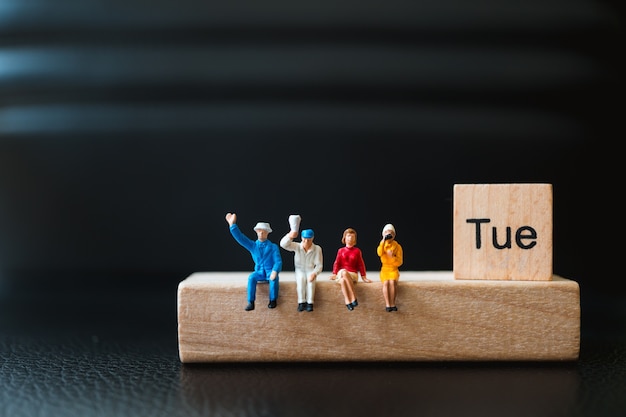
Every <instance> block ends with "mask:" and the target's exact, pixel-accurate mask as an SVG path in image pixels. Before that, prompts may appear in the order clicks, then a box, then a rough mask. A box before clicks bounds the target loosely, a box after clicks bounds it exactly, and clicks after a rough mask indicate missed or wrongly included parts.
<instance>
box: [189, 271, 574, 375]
mask: <svg viewBox="0 0 626 417" xmlns="http://www.w3.org/2000/svg"><path fill="white" fill-rule="evenodd" d="M248 274H249V273H248V272H197V273H194V274H191V275H190V276H189V277H188V278H186V279H185V280H183V281H181V282H180V284H179V286H178V343H179V356H180V360H181V362H183V363H196V362H294V361H298V362H315V361H572V360H577V359H578V356H579V351H580V289H579V286H578V283H577V282H575V281H572V280H569V279H565V278H562V277H559V276H556V275H555V276H554V277H553V279H552V280H550V281H502V280H455V279H454V277H453V273H452V271H431V272H405V271H403V272H402V274H401V276H400V282H399V284H398V295H397V306H398V311H395V312H387V311H386V310H385V304H384V301H383V295H382V284H381V283H380V282H378V281H374V282H372V283H369V284H367V283H364V282H362V281H359V283H358V284H357V289H356V291H357V298H358V301H359V306H358V307H356V308H355V309H354V310H353V311H348V309H347V308H346V306H345V304H344V301H343V296H342V294H341V290H340V288H339V285H338V284H337V283H336V282H334V281H330V280H328V279H327V275H326V276H325V275H321V276H320V277H319V278H318V282H317V286H316V294H315V305H314V311H312V312H306V311H303V312H298V311H297V310H296V308H297V298H296V288H295V286H296V284H295V281H294V276H293V273H289V272H282V273H281V275H280V292H279V297H278V306H277V307H276V308H274V309H269V308H268V307H267V303H268V285H267V284H259V285H258V286H257V300H256V309H255V310H253V311H244V307H245V305H246V304H247V301H246V285H247V276H248Z"/></svg>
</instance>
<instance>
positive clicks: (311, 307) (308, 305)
mask: <svg viewBox="0 0 626 417" xmlns="http://www.w3.org/2000/svg"><path fill="white" fill-rule="evenodd" d="M306 311H313V304H308V303H307V305H306Z"/></svg>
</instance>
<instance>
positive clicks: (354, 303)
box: [350, 298, 359, 307]
mask: <svg viewBox="0 0 626 417" xmlns="http://www.w3.org/2000/svg"><path fill="white" fill-rule="evenodd" d="M350 305H351V306H352V307H356V306H358V305H359V302H358V301H357V300H356V298H355V299H354V301H353V302H351V303H350Z"/></svg>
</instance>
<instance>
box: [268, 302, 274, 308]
mask: <svg viewBox="0 0 626 417" xmlns="http://www.w3.org/2000/svg"><path fill="white" fill-rule="evenodd" d="M267 308H276V300H270V303H269V304H268V305H267Z"/></svg>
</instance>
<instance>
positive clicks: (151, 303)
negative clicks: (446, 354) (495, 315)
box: [0, 0, 626, 416]
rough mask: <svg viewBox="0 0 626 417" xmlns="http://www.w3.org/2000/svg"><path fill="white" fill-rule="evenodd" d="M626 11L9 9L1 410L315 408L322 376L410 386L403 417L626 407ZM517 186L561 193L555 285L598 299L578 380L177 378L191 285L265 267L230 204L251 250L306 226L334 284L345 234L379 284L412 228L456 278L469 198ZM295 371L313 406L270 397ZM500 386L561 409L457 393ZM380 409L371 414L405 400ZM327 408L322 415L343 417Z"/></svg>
mask: <svg viewBox="0 0 626 417" xmlns="http://www.w3.org/2000/svg"><path fill="white" fill-rule="evenodd" d="M621 7H622V6H621V4H620V3H619V2H616V1H591V0H574V1H561V0H543V1H525V2H516V1H513V0H504V1H502V0H501V1H481V2H470V1H461V0H441V1H437V2H423V1H395V0H390V1H385V2H376V1H358V2H357V1H350V2H345V1H342V2H337V1H333V2H330V1H329V2H325V1H317V2H306V3H297V2H287V1H285V2H282V1H264V2H255V1H236V2H220V3H219V4H212V3H210V2H200V1H198V2H191V1H177V2H173V1H166V0H154V1H141V0H127V1H123V2H122V1H107V2H100V1H80V0H65V1H50V0H48V1H43V0H41V1H17V0H8V1H5V2H3V3H2V6H0V306H1V307H0V308H1V310H0V338H1V339H0V354H1V355H2V356H1V357H0V382H1V384H2V386H1V387H0V388H1V389H0V392H1V394H0V411H5V412H8V413H9V414H10V415H15V416H19V415H33V414H39V415H54V414H56V413H58V412H60V411H61V410H64V412H63V414H64V415H74V414H76V415H88V414H89V412H90V411H96V413H95V414H96V415H109V414H111V415H123V414H132V415H159V414H160V413H164V414H165V415H175V414H177V411H175V410H179V411H180V410H184V412H183V413H182V414H183V415H194V414H195V412H198V413H202V412H204V411H206V410H207V409H209V410H210V411H213V412H214V414H216V415H218V414H220V413H222V414H226V413H227V411H228V412H230V413H232V414H233V415H282V414H286V415H293V413H290V412H291V411H292V410H291V408H289V407H293V408H296V409H297V410H298V411H301V408H298V407H301V404H300V399H301V400H302V401H304V398H300V397H299V396H298V395H301V394H296V393H295V391H293V389H292V390H289V388H291V387H292V386H293V385H294V384H292V383H291V381H293V380H297V381H300V380H301V375H306V376H307V378H309V384H310V385H309V388H311V389H313V390H315V391H316V392H318V393H319V392H323V391H324V390H326V389H327V385H326V381H328V380H330V381H334V382H332V384H331V388H332V389H334V390H335V391H334V392H336V390H337V389H338V387H337V386H335V385H333V384H336V385H338V386H341V385H343V384H347V385H349V386H350V387H352V388H354V386H355V385H354V384H355V382H354V380H353V379H354V378H356V379H357V380H359V381H363V383H364V384H366V385H368V389H369V390H370V391H372V392H375V393H378V388H380V384H381V383H382V382H383V381H388V382H387V384H389V390H390V391H391V392H393V393H395V394H393V395H392V398H391V399H393V401H391V402H392V406H389V407H391V408H390V409H391V410H392V411H393V412H394V414H396V415H397V414H403V413H404V414H407V415H417V414H415V413H414V412H413V411H415V410H418V411H421V412H423V413H425V414H426V415H446V411H450V412H452V411H454V407H452V409H447V410H446V409H444V410H442V409H441V404H450V401H452V402H453V403H454V404H458V408H457V409H456V411H457V414H458V412H459V411H465V412H467V410H471V409H472V407H474V408H475V409H476V410H479V411H480V413H481V414H482V415H496V414H497V415H502V414H508V415H511V413H512V411H511V409H512V408H511V407H510V404H518V405H517V406H516V407H517V408H515V407H513V409H516V410H520V411H519V415H573V414H577V415H583V414H584V415H587V414H588V415H600V414H613V415H623V410H624V409H626V404H625V403H624V399H623V398H626V396H625V395H623V394H626V390H625V389H624V382H623V381H624V380H626V377H625V372H624V370H625V369H626V366H625V359H624V351H625V349H624V335H625V329H626V325H625V324H624V317H625V316H626V311H625V309H624V305H625V304H624V302H625V301H626V300H624V298H625V294H624V290H623V285H621V277H620V276H619V272H620V271H621V269H622V268H620V265H621V262H619V259H620V256H621V253H618V249H621V247H622V246H623V245H622V243H621V240H622V239H621V234H622V229H623V221H622V220H621V211H622V210H620V204H621V203H620V202H619V191H620V190H621V185H622V184H621V183H618V180H619V179H620V178H621V177H622V176H621V175H620V173H621V172H622V169H620V168H621V167H622V164H623V163H622V161H621V160H620V156H621V154H622V153H621V147H619V146H620V145H619V143H620V142H621V141H623V138H624V129H623V111H622V110H621V103H622V102H623V97H624V96H623V93H624V88H623V76H624V72H623V71H624V67H623V66H622V63H621V61H620V59H621V58H622V56H623V53H624V42H623V40H624V37H623V35H624V33H623V29H624V25H623V16H624V15H623V13H622V9H621ZM496 182H497V183H501V182H504V183H508V182H541V183H551V184H553V187H554V188H553V190H554V272H555V273H556V274H558V275H561V276H563V277H565V278H569V279H573V280H576V281H577V282H579V284H580V286H581V306H582V330H583V332H582V336H583V339H582V349H581V361H580V362H579V363H576V364H568V365H565V366H561V365H554V364H551V365H538V364H534V365H519V364H504V365H502V366H498V365H493V364H482V365H480V366H477V365H473V364H460V365H450V364H446V365H433V366H430V365H427V364H412V365H410V366H408V367H407V366H395V365H378V366H376V365H364V364H363V365H361V366H356V367H355V366H353V365H341V366H339V368H338V370H337V369H335V368H334V367H331V366H329V365H319V366H318V367H316V368H311V367H308V366H306V365H302V366H300V367H295V368H294V367H292V366H276V367H274V366H267V365H264V366H263V365H259V366H251V367H246V366H242V365H236V366H233V367H220V366H218V367H209V368H208V370H207V368H204V367H199V368H198V367H183V366H181V364H180V363H178V359H177V356H176V286H177V285H178V283H179V282H180V281H181V280H182V279H184V278H185V277H186V276H188V275H189V274H190V273H193V272H196V271H222V270H223V271H240V270H241V271H245V270H249V269H250V268H251V267H252V263H251V260H250V258H249V255H248V254H247V253H246V252H245V251H244V250H243V249H242V248H240V247H239V246H238V245H237V244H236V243H235V242H234V241H233V240H232V238H231V237H230V234H229V233H228V228H227V224H226V222H225V220H224V215H225V213H226V212H228V211H234V212H236V213H237V214H238V216H239V224H240V226H241V227H242V229H243V231H244V232H245V233H246V234H248V235H249V236H251V237H252V236H253V233H254V232H253V231H252V227H253V226H254V224H255V223H256V222H257V221H268V222H270V223H271V225H272V227H273V229H274V230H275V232H274V233H273V234H272V235H270V237H271V238H272V239H273V240H275V241H277V240H278V239H279V238H280V237H281V236H282V235H283V234H284V233H285V232H287V230H288V223H287V218H288V216H289V215H290V214H294V213H298V214H300V215H301V216H302V218H303V223H302V226H303V227H307V228H309V227H310V228H313V229H315V231H316V243H318V244H320V245H321V246H322V247H323V249H324V253H325V255H326V256H325V267H326V270H327V271H328V270H329V269H330V268H331V265H332V260H333V258H334V253H335V251H336V250H337V248H339V247H340V246H341V242H340V239H341V233H342V231H343V230H344V229H345V228H346V227H354V228H356V230H357V232H358V240H359V242H358V243H359V246H360V247H361V248H362V249H363V251H364V254H365V261H366V264H367V266H368V269H369V270H372V271H376V270H377V268H378V259H377V257H376V255H375V247H376V244H377V242H378V239H379V236H380V229H381V228H382V226H383V225H384V224H385V223H388V222H391V223H393V224H394V225H395V226H396V230H397V232H398V241H399V242H401V243H402V245H403V247H404V250H405V264H404V267H403V269H405V270H452V268H453V265H452V191H453V185H454V184H456V183H496ZM616 193H617V194H616ZM284 260H285V269H287V270H289V269H291V268H292V265H293V261H292V258H291V257H290V256H285V257H284ZM251 375H252V376H251ZM465 378H467V379H465ZM433 379H434V380H436V381H440V382H441V385H438V384H436V383H435V384H434V385H433ZM272 380H274V381H282V382H281V383H280V384H279V386H281V387H282V389H286V390H287V392H288V393H290V394H291V395H292V397H291V398H292V399H291V402H287V404H284V403H282V402H281V401H283V400H282V397H276V398H274V397H272V395H276V394H275V393H272V394H271V395H270V399H267V398H268V397H262V398H264V399H263V400H259V401H260V402H255V401H254V400H245V398H249V397H250V396H251V397H252V398H255V397H256V396H257V395H260V394H259V393H258V391H257V389H256V387H257V386H259V385H264V384H265V383H266V382H267V381H272ZM311 381H312V382H311ZM393 381H395V382H393ZM459 381H465V383H461V382H459ZM496 381H500V382H503V384H501V383H499V382H496ZM520 381H521V382H520ZM230 384H234V385H236V386H239V387H240V388H239V390H237V391H230V390H225V388H223V387H225V386H231V385H230ZM482 384H485V386H487V387H491V389H492V390H497V389H498V387H500V386H503V385H507V384H508V385H511V384H513V385H515V384H518V385H517V388H518V390H519V392H523V391H524V390H526V392H528V390H530V391H531V393H532V394H533V395H535V398H537V396H539V397H540V399H541V398H543V399H544V400H545V401H535V402H532V401H530V402H529V400H528V399H527V398H526V397H525V396H524V395H525V394H518V396H516V394H512V397H511V398H507V399H506V400H498V398H500V399H501V398H503V397H502V396H501V395H500V394H498V395H494V398H496V401H495V402H494V398H491V397H485V398H482V397H480V395H478V393H476V392H474V393H473V396H470V397H468V398H474V399H473V400H471V399H466V401H463V400H462V399H461V400H460V399H459V398H458V397H454V396H451V394H449V391H448V390H449V388H448V387H449V386H450V385H452V386H455V387H456V390H457V391H463V390H467V389H468V386H481V385H482ZM555 385H557V386H559V387H561V388H562V390H561V391H559V392H557V393H553V392H552V394H555V395H557V396H558V398H560V400H559V401H557V403H556V405H554V404H555V403H554V402H550V398H552V397H550V396H548V397H546V392H547V391H546V389H547V387H553V386H555ZM405 386H416V387H418V388H419V389H422V390H426V391H428V392H429V394H424V395H423V396H421V397H420V396H418V397H415V396H414V395H412V394H411V393H410V392H407V393H403V391H402V389H398V388H400V387H405ZM172 387H174V388H172ZM203 387H204V388H203ZM246 387H250V390H249V391H248V390H246ZM438 387H439V388H440V389H438ZM563 387H565V388H563ZM218 388H219V389H218ZM352 388H351V389H352ZM542 388H546V389H542ZM429 390H431V391H429ZM349 392H350V394H351V395H352V396H359V397H360V398H372V397H373V395H372V396H368V395H367V391H365V395H364V393H363V392H360V391H357V390H354V391H349ZM507 392H509V391H507ZM324 395H328V397H322V399H323V400H328V401H329V402H330V401H331V400H332V399H335V396H332V395H330V394H328V393H326V394H324ZM541 396H543V397H541ZM76 398H80V400H76ZM154 398H158V400H155V399H154ZM218 398H219V399H218ZM72 401H74V402H72ZM76 401H78V403H76ZM220 401H221V402H220ZM265 401H267V403H266V402H265ZM372 401H373V400H371V401H368V400H365V403H360V405H354V407H352V408H353V409H356V410H357V411H360V412H361V413H364V412H367V411H372V410H375V409H377V407H379V406H380V407H383V406H382V405H381V404H379V403H378V402H372ZM548 403H550V404H552V405H551V406H550V407H542V406H541V405H543V404H548ZM208 404H210V406H209V405H208ZM216 404H217V405H216ZM320 404H324V401H320V402H319V403H318V405H317V406H316V407H317V408H316V407H313V410H314V411H316V412H315V413H313V412H312V415H313V414H315V415H321V414H324V415H331V414H332V412H331V411H330V410H328V409H325V408H324V406H323V405H320ZM349 404H350V403H349V402H348V403H347V404H346V406H345V407H346V409H345V410H343V409H341V408H340V409H333V410H334V411H346V413H349V412H350V408H349V406H348V405H349ZM393 404H395V405H393ZM479 404H482V406H479ZM485 404H491V406H489V407H486V406H485ZM522 404H524V405H522ZM528 404H535V407H536V408H535V409H528V407H531V406H529V405H528ZM218 406H219V407H222V408H219V407H218ZM477 406H478V407H477ZM211 407H218V408H211ZM481 407H482V408H481ZM485 407H486V408H485ZM507 407H508V408H507ZM383 408H385V409H387V408H386V407H383ZM146 410H149V411H148V412H144V411H146ZM309 411H311V409H309ZM477 412H478V411H477ZM85 413H86V414H85ZM320 413H321V414H320ZM337 414H339V412H337ZM378 414H379V415H380V413H378ZM513 415H514V414H513Z"/></svg>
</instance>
